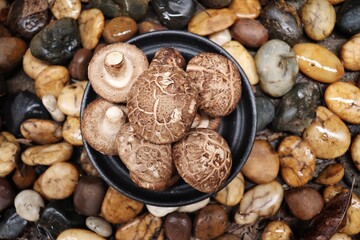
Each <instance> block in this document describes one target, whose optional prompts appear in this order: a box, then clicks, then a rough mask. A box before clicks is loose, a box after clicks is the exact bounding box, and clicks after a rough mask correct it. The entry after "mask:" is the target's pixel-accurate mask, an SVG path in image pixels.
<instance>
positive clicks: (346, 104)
mask: <svg viewBox="0 0 360 240" xmlns="http://www.w3.org/2000/svg"><path fill="white" fill-rule="evenodd" d="M324 100H325V103H326V106H327V107H328V108H329V109H330V110H331V111H332V112H334V113H335V114H336V115H338V116H339V117H340V118H341V119H342V120H344V121H346V122H349V123H352V124H360V88H358V87H357V86H355V85H353V84H351V83H347V82H336V83H333V84H330V85H329V86H328V87H327V88H326V90H325V94H324Z"/></svg>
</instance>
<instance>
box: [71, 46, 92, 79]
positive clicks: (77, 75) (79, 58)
mask: <svg viewBox="0 0 360 240" xmlns="http://www.w3.org/2000/svg"><path fill="white" fill-rule="evenodd" d="M92 56H93V53H92V51H91V50H89V49H87V48H80V49H79V50H77V51H76V53H75V54H74V57H73V59H72V60H71V62H70V64H69V67H68V70H69V74H70V76H71V78H73V79H77V80H87V79H88V75H87V69H88V66H89V62H90V60H91V58H92Z"/></svg>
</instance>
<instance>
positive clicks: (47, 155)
mask: <svg viewBox="0 0 360 240" xmlns="http://www.w3.org/2000/svg"><path fill="white" fill-rule="evenodd" d="M72 153H73V146H72V145H71V144H69V143H67V142H60V143H53V144H47V145H37V146H31V147H29V148H27V149H26V150H25V151H23V152H22V154H21V160H22V161H23V162H24V163H25V164H27V165H30V166H35V165H47V166H49V165H53V164H55V163H57V162H65V161H67V160H69V159H70V157H71V155H72Z"/></svg>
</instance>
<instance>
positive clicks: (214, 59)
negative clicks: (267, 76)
mask: <svg viewBox="0 0 360 240" xmlns="http://www.w3.org/2000/svg"><path fill="white" fill-rule="evenodd" d="M186 73H187V74H188V76H189V78H190V79H191V80H192V81H194V82H195V84H196V86H197V88H198V90H199V101H198V104H199V108H200V109H201V110H202V111H204V112H205V113H206V114H207V115H209V116H210V117H223V116H226V115H228V114H230V113H231V112H232V111H233V110H234V109H235V108H236V105H237V104H238V102H239V100H240V97H241V90H242V87H241V77H240V73H239V70H238V69H237V67H236V65H235V64H234V63H233V62H232V61H230V59H228V58H226V57H224V56H222V55H220V54H217V53H200V54H199V55H197V56H195V57H193V58H192V59H191V60H190V61H189V63H188V64H187V66H186Z"/></svg>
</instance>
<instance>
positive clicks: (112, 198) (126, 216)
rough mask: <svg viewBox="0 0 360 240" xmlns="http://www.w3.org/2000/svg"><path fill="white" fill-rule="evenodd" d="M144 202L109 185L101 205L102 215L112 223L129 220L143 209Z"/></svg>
mask: <svg viewBox="0 0 360 240" xmlns="http://www.w3.org/2000/svg"><path fill="white" fill-rule="evenodd" d="M143 207H144V204H143V203H140V202H138V201H135V200H133V199H131V198H128V197H126V196H125V195H123V194H121V193H119V192H118V191H116V190H115V189H114V188H112V187H109V188H108V190H107V192H106V194H105V198H104V200H103V202H102V205H101V216H102V217H103V218H105V220H106V221H108V222H109V223H112V224H120V223H126V222H129V221H130V220H131V219H133V218H135V217H136V216H137V215H138V214H139V213H140V212H141V211H142V209H143Z"/></svg>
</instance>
